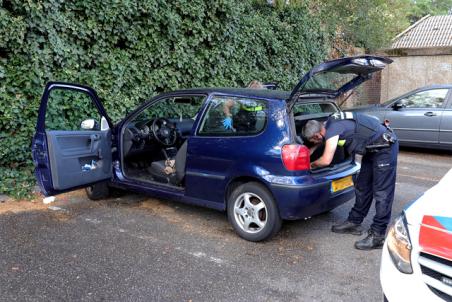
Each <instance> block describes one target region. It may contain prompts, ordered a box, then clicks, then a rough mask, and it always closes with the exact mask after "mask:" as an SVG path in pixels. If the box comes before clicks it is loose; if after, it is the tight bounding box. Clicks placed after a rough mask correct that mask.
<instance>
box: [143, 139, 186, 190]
mask: <svg viewBox="0 0 452 302" xmlns="http://www.w3.org/2000/svg"><path fill="white" fill-rule="evenodd" d="M187 141H188V140H185V142H184V143H183V144H182V146H181V147H180V148H179V150H177V153H176V156H175V157H174V160H175V167H176V173H173V174H166V173H165V172H164V170H165V167H166V166H165V160H159V161H154V162H152V163H151V166H150V167H149V169H148V171H149V173H151V175H152V177H153V178H154V179H155V180H157V181H161V182H167V183H171V184H173V185H178V184H180V183H181V182H182V180H183V179H184V177H185V163H186V161H187Z"/></svg>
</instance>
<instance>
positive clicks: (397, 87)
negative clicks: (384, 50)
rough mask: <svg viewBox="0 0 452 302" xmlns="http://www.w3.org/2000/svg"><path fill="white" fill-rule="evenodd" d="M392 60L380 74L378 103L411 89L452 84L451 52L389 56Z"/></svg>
mask: <svg viewBox="0 0 452 302" xmlns="http://www.w3.org/2000/svg"><path fill="white" fill-rule="evenodd" d="M391 59H393V60H394V62H393V63H392V64H390V65H389V66H388V67H386V68H385V69H384V70H383V71H382V74H381V98H380V102H384V101H387V100H389V99H392V98H394V97H396V96H399V95H401V94H404V93H406V92H408V91H411V90H413V89H416V88H419V87H422V86H427V85H433V84H452V52H451V53H450V54H440V55H438V54H437V55H410V56H391Z"/></svg>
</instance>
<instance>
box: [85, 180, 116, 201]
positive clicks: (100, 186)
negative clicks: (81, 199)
mask: <svg viewBox="0 0 452 302" xmlns="http://www.w3.org/2000/svg"><path fill="white" fill-rule="evenodd" d="M85 192H86V196H88V198H89V199H91V200H99V199H104V198H107V197H108V196H109V195H110V188H109V187H108V184H107V182H99V183H97V184H93V185H91V186H89V187H86V188H85Z"/></svg>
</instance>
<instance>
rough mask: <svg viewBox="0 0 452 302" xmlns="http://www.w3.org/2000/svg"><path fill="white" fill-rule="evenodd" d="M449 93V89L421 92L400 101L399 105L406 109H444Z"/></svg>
mask: <svg viewBox="0 0 452 302" xmlns="http://www.w3.org/2000/svg"><path fill="white" fill-rule="evenodd" d="M448 91H449V90H448V89H432V90H426V91H421V92H417V93H415V94H412V95H410V96H407V97H405V98H403V99H400V100H399V101H398V103H400V104H402V105H404V106H405V108H442V107H443V105H444V101H445V99H446V96H447V92H448Z"/></svg>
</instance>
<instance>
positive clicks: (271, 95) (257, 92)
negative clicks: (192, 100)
mask: <svg viewBox="0 0 452 302" xmlns="http://www.w3.org/2000/svg"><path fill="white" fill-rule="evenodd" d="M172 93H177V94H184V93H187V94H193V93H195V94H196V93H199V94H215V93H217V94H230V95H239V96H247V97H258V98H264V99H276V100H287V99H288V98H289V96H290V92H289V91H283V90H272V89H252V88H190V89H182V90H176V91H172V92H169V94H172Z"/></svg>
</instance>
